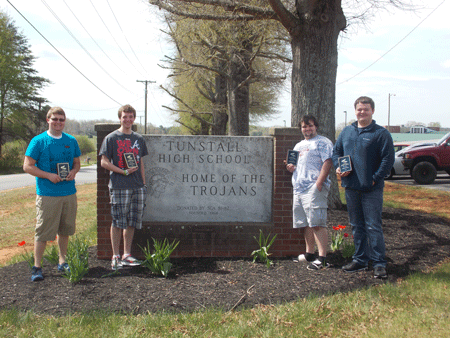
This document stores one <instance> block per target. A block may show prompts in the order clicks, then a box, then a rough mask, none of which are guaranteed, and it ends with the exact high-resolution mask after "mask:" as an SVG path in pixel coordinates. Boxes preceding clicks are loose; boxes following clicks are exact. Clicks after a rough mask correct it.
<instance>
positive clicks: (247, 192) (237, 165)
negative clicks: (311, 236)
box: [144, 135, 273, 224]
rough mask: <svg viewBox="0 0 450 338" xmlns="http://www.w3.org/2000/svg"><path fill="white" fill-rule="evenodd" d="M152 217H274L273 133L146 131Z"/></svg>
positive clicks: (149, 214) (191, 220)
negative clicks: (169, 133)
mask: <svg viewBox="0 0 450 338" xmlns="http://www.w3.org/2000/svg"><path fill="white" fill-rule="evenodd" d="M144 138H145V140H146V143H147V148H148V151H149V155H148V156H146V157H144V164H145V172H146V180H147V186H148V198H147V203H146V208H145V211H144V221H147V222H189V223H221V224H223V223H226V222H233V223H234V222H243V223H258V222H261V223H269V222H271V221H272V187H273V182H272V181H273V173H272V171H273V140H272V138H271V137H241V136H234V137H227V136H153V135H145V136H144Z"/></svg>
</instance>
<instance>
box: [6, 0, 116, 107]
mask: <svg viewBox="0 0 450 338" xmlns="http://www.w3.org/2000/svg"><path fill="white" fill-rule="evenodd" d="M6 1H7V2H8V3H9V4H10V5H11V7H12V8H14V10H15V11H16V12H17V13H19V15H20V16H21V17H22V18H23V19H24V20H25V21H26V22H28V24H29V25H30V26H31V27H33V29H34V30H35V31H36V32H37V33H38V34H39V35H40V36H41V37H42V38H43V39H44V40H45V41H46V42H47V43H48V44H49V45H50V46H51V47H52V48H53V49H54V50H55V51H56V52H57V53H58V54H59V55H60V56H61V57H62V58H63V59H64V60H66V61H67V63H69V64H70V65H71V66H72V67H73V68H74V69H75V70H76V71H77V72H78V73H79V74H80V75H81V76H83V77H84V78H85V79H86V80H87V81H88V82H89V83H90V84H92V85H93V86H94V87H95V88H97V89H98V90H99V91H100V92H101V93H103V94H104V95H105V96H107V97H108V98H109V99H111V100H112V101H114V102H115V103H117V104H119V105H121V103H120V102H118V101H116V100H114V99H113V98H112V97H111V96H109V95H108V94H106V93H105V92H104V91H103V90H102V89H101V88H100V87H98V86H97V85H96V84H95V83H94V82H92V81H91V80H90V79H89V78H88V77H87V76H86V75H84V74H83V73H82V72H81V71H80V70H79V69H78V68H77V67H75V65H74V64H73V63H72V62H70V61H69V60H68V59H67V58H66V57H65V56H64V55H63V54H62V53H61V52H60V51H59V50H58V49H57V48H56V47H55V46H53V44H52V43H51V42H50V41H49V40H48V39H47V38H46V37H45V36H44V35H43V34H42V33H41V32H40V31H39V30H38V29H37V28H36V27H34V25H33V24H32V23H31V22H30V21H28V19H27V18H26V17H25V16H24V15H23V14H22V13H21V12H20V11H19V10H18V9H17V8H16V7H14V5H13V4H12V3H11V2H10V1H9V0H6Z"/></svg>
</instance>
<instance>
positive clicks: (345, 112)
mask: <svg viewBox="0 0 450 338" xmlns="http://www.w3.org/2000/svg"><path fill="white" fill-rule="evenodd" d="M344 114H345V125H347V111H346V110H344Z"/></svg>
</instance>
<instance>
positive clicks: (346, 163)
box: [339, 155, 352, 174]
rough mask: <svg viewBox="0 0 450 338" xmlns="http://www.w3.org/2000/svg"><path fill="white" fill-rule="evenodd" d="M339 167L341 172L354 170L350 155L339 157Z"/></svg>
mask: <svg viewBox="0 0 450 338" xmlns="http://www.w3.org/2000/svg"><path fill="white" fill-rule="evenodd" d="M339 169H340V170H341V174H342V173H345V172H347V171H352V161H351V160H350V155H346V156H342V157H339Z"/></svg>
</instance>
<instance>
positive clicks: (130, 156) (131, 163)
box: [123, 153, 138, 169]
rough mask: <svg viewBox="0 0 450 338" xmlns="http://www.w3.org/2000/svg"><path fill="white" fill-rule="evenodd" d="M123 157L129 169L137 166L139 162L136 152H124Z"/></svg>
mask: <svg viewBox="0 0 450 338" xmlns="http://www.w3.org/2000/svg"><path fill="white" fill-rule="evenodd" d="M123 159H124V161H125V165H126V166H127V169H131V168H136V167H137V166H138V165H137V162H136V157H135V156H134V153H124V154H123Z"/></svg>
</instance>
